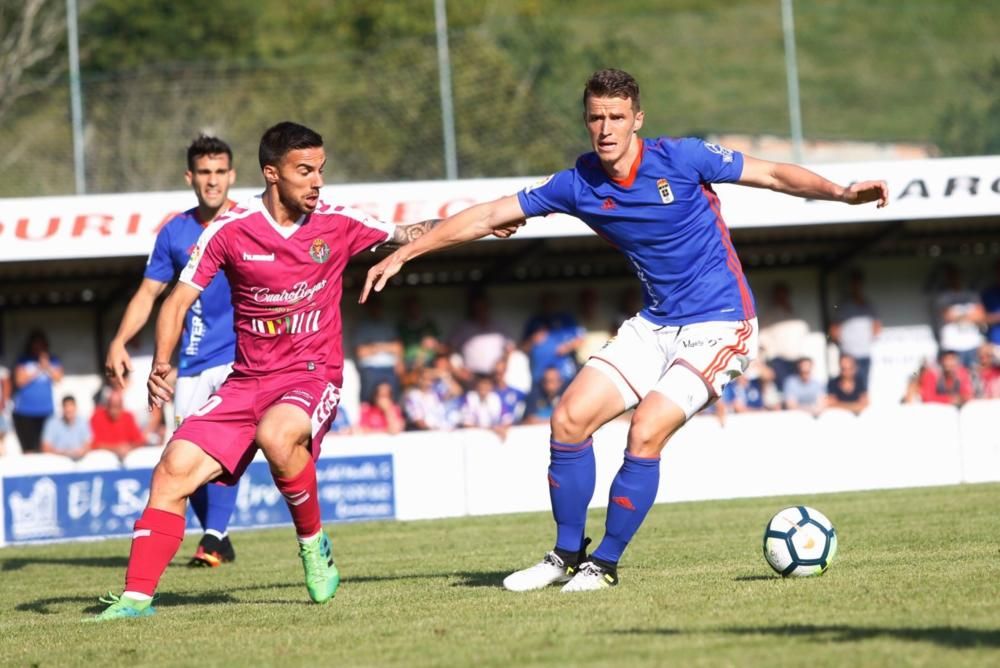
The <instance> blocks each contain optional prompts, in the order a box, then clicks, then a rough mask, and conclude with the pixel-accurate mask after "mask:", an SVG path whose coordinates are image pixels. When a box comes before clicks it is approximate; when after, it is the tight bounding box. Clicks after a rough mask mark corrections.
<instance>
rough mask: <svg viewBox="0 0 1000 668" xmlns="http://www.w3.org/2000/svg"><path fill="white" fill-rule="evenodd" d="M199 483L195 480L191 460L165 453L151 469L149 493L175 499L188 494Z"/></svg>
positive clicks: (153, 495)
mask: <svg viewBox="0 0 1000 668" xmlns="http://www.w3.org/2000/svg"><path fill="white" fill-rule="evenodd" d="M199 483H200V481H197V480H195V470H194V466H193V463H192V462H190V461H188V460H187V459H186V458H184V457H183V456H177V455H172V453H167V456H165V457H164V458H163V459H161V460H160V461H159V463H158V464H157V465H156V468H154V469H153V476H152V480H151V482H150V495H151V497H163V498H167V499H169V500H171V501H175V500H178V499H183V498H187V497H188V496H190V495H191V494H192V493H193V492H194V490H195V489H197V487H198V486H199Z"/></svg>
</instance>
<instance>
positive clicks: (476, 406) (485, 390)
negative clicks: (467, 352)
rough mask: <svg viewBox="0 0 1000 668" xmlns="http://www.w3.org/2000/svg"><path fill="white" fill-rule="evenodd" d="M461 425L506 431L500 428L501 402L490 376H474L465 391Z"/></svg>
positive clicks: (501, 419)
mask: <svg viewBox="0 0 1000 668" xmlns="http://www.w3.org/2000/svg"><path fill="white" fill-rule="evenodd" d="M462 426H463V427H472V428H479V429H498V430H499V431H500V432H501V435H503V434H505V433H506V429H500V428H501V427H503V403H502V402H501V401H500V395H499V394H498V393H497V391H496V388H495V387H494V386H493V377H492V376H485V375H481V376H476V380H475V382H474V383H473V385H472V389H471V390H469V391H468V392H466V393H465V398H464V400H463V402H462Z"/></svg>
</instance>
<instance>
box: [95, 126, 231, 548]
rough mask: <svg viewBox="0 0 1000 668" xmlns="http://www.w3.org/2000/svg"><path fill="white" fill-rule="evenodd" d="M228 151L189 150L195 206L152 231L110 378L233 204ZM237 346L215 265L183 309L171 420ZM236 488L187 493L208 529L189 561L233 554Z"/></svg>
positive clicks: (210, 384) (112, 354)
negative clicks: (206, 236)
mask: <svg viewBox="0 0 1000 668" xmlns="http://www.w3.org/2000/svg"><path fill="white" fill-rule="evenodd" d="M232 161H233V152H232V150H231V149H230V148H229V146H228V145H227V144H226V143H225V142H223V141H222V140H220V139H217V138H215V137H206V136H200V137H198V138H197V139H195V140H194V142H193V143H192V144H191V146H189V147H188V151H187V163H188V168H187V172H186V173H185V178H186V179H187V182H188V185H190V186H191V188H192V189H193V190H194V194H195V197H197V198H198V206H196V207H195V208H193V209H189V210H187V211H185V212H183V213H181V214H178V215H177V216H175V217H174V218H172V219H170V220H169V221H168V222H167V224H166V225H164V226H163V227H162V228H161V229H160V232H159V233H158V234H157V235H156V243H155V245H154V246H153V252H152V253H150V255H149V260H148V262H147V263H146V271H145V274H144V277H143V280H142V283H141V284H140V285H139V289H138V290H137V291H136V293H135V296H133V297H132V299H131V301H129V303H128V306H127V307H126V309H125V315H124V316H122V322H121V325H119V327H118V333H117V334H115V338H114V339H113V340H112V341H111V345H110V346H109V348H108V356H107V360H106V361H105V367H106V369H105V370H106V372H107V374H108V378H109V379H110V380H111V381H112V382H113V383H114V384H116V385H118V386H121V385H123V384H124V382H125V376H126V374H127V373H128V372H129V371H131V370H132V363H131V359H130V357H129V354H128V351H127V350H126V348H125V345H126V343H127V342H128V341H129V340H130V339H131V338H132V337H133V336H135V335H136V334H137V333H138V332H139V330H141V329H142V328H143V326H144V325H145V324H146V321H147V320H149V315H150V313H151V311H152V309H153V304H154V303H155V302H156V299H157V297H159V296H160V294H162V293H163V291H164V290H165V289H166V288H167V286H168V285H169V284H170V283H171V282H173V280H174V279H175V278H176V277H177V276H178V274H180V271H181V269H183V268H184V267H185V266H186V265H187V263H188V258H189V257H190V255H191V249H193V248H194V246H195V244H196V243H197V241H198V237H200V236H201V233H202V231H203V230H204V228H205V226H207V225H208V224H209V223H210V222H212V221H213V220H215V219H216V218H217V217H219V216H220V215H222V214H223V213H225V212H226V210H227V209H229V207H230V206H231V205H232V202H230V201H229V198H228V196H229V188H230V186H232V184H233V182H234V181H235V179H236V171H235V170H234V169H233V163H232ZM235 350H236V333H235V331H234V330H233V305H232V302H231V300H230V295H229V283H228V282H227V281H226V277H225V276H224V275H223V274H222V273H221V272H220V273H219V274H218V275H217V276H216V277H215V279H214V280H213V281H212V282H211V284H209V286H208V288H206V289H205V291H204V292H202V293H201V295H200V297H199V298H198V300H197V301H195V303H194V305H193V306H192V307H191V308H190V310H188V312H187V315H186V316H185V320H184V338H183V341H182V345H181V350H180V359H179V363H178V372H177V386H176V388H175V392H174V409H175V422H176V424H175V427H176V426H179V425H180V423H181V421H182V420H183V419H184V418H185V417H187V416H188V415H191V414H192V413H194V412H195V411H197V410H198V409H199V408H200V407H201V406H203V405H204V404H205V402H206V401H208V398H209V396H210V395H212V394H213V393H214V392H215V391H216V390H217V389H218V388H219V386H220V385H222V381H223V380H225V378H226V376H227V375H229V372H230V370H231V369H232V364H233V358H234V356H235ZM237 490H238V487H237V486H236V485H234V486H231V487H230V486H225V485H218V484H213V483H209V484H207V485H205V486H204V487H202V488H201V489H199V490H198V491H197V492H196V493H195V494H194V495H192V496H191V507H192V508H193V510H194V513H195V515H196V516H197V517H198V521H199V522H201V526H202V529H203V530H204V531H205V534H204V536H202V539H201V542H200V543H199V544H198V548H197V551H196V552H195V554H194V557H192V558H191V561H190V563H189V565H191V566H218V565H220V564H221V563H223V562H226V561H232V560H233V559H235V558H236V553H235V552H234V551H233V546H232V543H231V542H230V540H229V534H228V533H227V528H228V526H229V520H230V518H231V517H232V515H233V509H234V508H235V506H236V493H237Z"/></svg>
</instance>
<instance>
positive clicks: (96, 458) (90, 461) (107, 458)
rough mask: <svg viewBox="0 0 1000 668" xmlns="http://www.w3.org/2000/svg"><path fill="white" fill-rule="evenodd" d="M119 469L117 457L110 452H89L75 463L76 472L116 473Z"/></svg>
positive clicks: (120, 465)
mask: <svg viewBox="0 0 1000 668" xmlns="http://www.w3.org/2000/svg"><path fill="white" fill-rule="evenodd" d="M121 467H122V462H121V460H120V459H118V455H116V454H115V453H113V452H111V451H110V450H91V451H90V452H88V453H87V454H85V455H84V456H83V457H81V458H80V459H79V460H77V462H76V470H77V471H117V470H118V469H120V468H121Z"/></svg>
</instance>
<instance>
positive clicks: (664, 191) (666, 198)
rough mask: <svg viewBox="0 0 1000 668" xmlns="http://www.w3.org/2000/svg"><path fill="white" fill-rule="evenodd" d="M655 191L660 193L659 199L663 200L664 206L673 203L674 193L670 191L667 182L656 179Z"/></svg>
mask: <svg viewBox="0 0 1000 668" xmlns="http://www.w3.org/2000/svg"><path fill="white" fill-rule="evenodd" d="M656 189H657V190H658V191H659V192H660V199H662V200H663V203H664V204H670V203H671V202H673V201H674V191H673V190H671V189H670V182H669V181H667V180H666V179H658V180H657V181H656Z"/></svg>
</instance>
